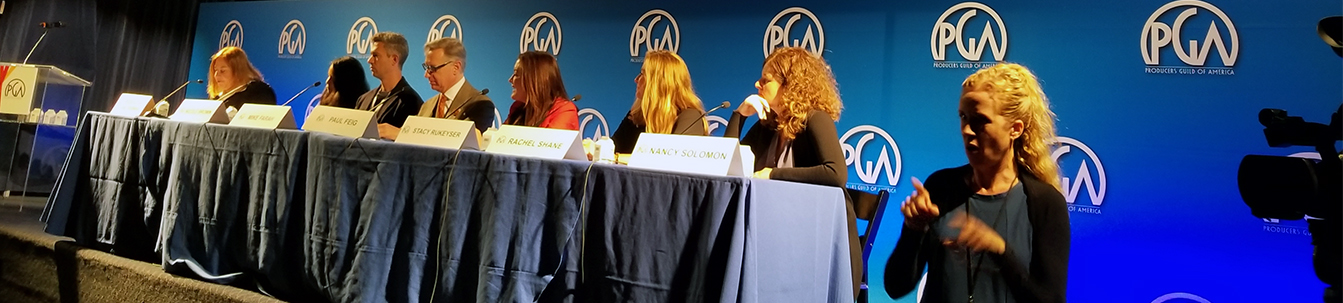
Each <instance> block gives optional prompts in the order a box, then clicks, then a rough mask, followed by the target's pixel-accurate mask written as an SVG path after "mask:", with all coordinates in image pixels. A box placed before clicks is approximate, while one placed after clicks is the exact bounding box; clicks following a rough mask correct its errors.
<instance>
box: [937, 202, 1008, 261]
mask: <svg viewBox="0 0 1343 303" xmlns="http://www.w3.org/2000/svg"><path fill="white" fill-rule="evenodd" d="M947 226H949V227H951V229H953V230H960V231H961V233H960V234H959V235H956V237H955V238H952V239H944V240H943V242H942V244H943V245H947V246H960V247H965V248H968V249H970V250H971V251H977V252H979V251H987V252H992V253H995V254H1002V253H1003V251H1006V250H1007V242H1006V241H1003V237H1002V235H999V234H998V231H996V230H993V227H991V226H989V225H988V224H984V221H983V220H980V219H979V218H975V216H972V215H970V214H966V213H964V212H956V213H954V214H952V215H951V222H949V223H948V224H947Z"/></svg>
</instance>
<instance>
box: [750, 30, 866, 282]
mask: <svg viewBox="0 0 1343 303" xmlns="http://www.w3.org/2000/svg"><path fill="white" fill-rule="evenodd" d="M755 88H756V90H757V92H758V94H757V95H752V96H750V97H748V98H746V101H745V102H742V104H741V105H740V106H738V107H737V110H735V111H733V112H732V118H731V120H729V121H728V124H727V130H726V131H725V133H724V136H725V137H729V138H737V137H738V134H739V133H740V132H741V125H742V124H745V122H746V117H749V116H752V115H756V114H759V115H760V120H759V121H757V122H756V123H755V125H752V126H751V129H750V130H748V131H746V136H744V137H741V144H745V145H749V146H750V147H751V152H752V153H754V154H755V177H756V178H761V179H778V180H787V181H793V182H802V183H811V184H818V185H826V186H836V187H843V186H844V183H845V181H846V179H848V177H849V170H848V166H846V165H845V164H844V150H843V149H841V148H840V147H839V136H838V135H837V133H836V132H835V120H838V119H839V111H840V109H841V108H843V107H844V106H843V104H841V103H840V100H839V89H838V88H836V84H835V76H834V74H832V73H831V72H830V65H828V64H826V63H825V61H824V60H821V58H820V57H818V56H814V55H812V54H811V53H810V52H807V51H806V50H805V49H802V48H798V47H789V48H780V49H776V50H774V52H773V53H770V54H769V56H768V57H766V58H765V66H764V67H763V68H761V70H760V80H756V82H755ZM846 204H847V205H846V208H847V215H848V225H849V261H850V266H852V267H851V268H850V269H851V270H852V273H853V281H854V284H853V293H854V296H855V297H856V296H857V295H858V282H859V281H862V279H863V257H862V254H863V249H862V246H861V245H860V244H859V242H858V228H857V225H856V216H855V215H854V211H853V205H852V203H846Z"/></svg>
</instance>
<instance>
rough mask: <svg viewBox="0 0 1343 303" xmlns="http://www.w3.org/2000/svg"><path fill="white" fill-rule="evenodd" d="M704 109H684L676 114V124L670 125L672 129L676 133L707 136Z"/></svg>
mask: <svg viewBox="0 0 1343 303" xmlns="http://www.w3.org/2000/svg"><path fill="white" fill-rule="evenodd" d="M700 117H704V111H702V110H697V109H684V110H681V113H680V114H677V115H676V124H675V125H673V126H672V131H674V132H676V134H678V135H694V136H707V135H709V134H708V133H707V132H705V131H706V130H707V129H705V124H704V122H703V121H704V119H701V118H700Z"/></svg>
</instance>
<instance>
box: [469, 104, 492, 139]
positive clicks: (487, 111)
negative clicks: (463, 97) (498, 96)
mask: <svg viewBox="0 0 1343 303" xmlns="http://www.w3.org/2000/svg"><path fill="white" fill-rule="evenodd" d="M477 98H478V99H480V100H479V101H476V102H471V104H468V105H467V108H466V110H465V112H466V119H467V120H471V122H475V123H476V129H477V130H480V131H481V132H484V131H485V130H486V129H489V128H490V126H494V101H490V97H486V96H485V95H480V96H479V97H477Z"/></svg>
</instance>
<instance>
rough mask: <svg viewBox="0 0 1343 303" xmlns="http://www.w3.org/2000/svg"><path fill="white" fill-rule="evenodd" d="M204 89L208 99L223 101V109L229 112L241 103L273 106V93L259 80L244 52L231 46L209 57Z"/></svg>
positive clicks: (258, 75) (268, 86)
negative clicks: (207, 82)
mask: <svg viewBox="0 0 1343 303" xmlns="http://www.w3.org/2000/svg"><path fill="white" fill-rule="evenodd" d="M205 90H206V92H207V93H208V94H209V95H210V99H212V100H221V101H224V107H225V108H232V109H233V110H237V109H238V108H241V107H242V105H243V104H245V103H257V104H270V105H274V104H275V90H273V89H271V88H270V85H267V84H266V82H265V81H263V80H262V79H261V72H260V71H257V70H256V67H255V66H252V62H251V61H248V60H247V53H245V52H243V50H242V49H241V48H237V47H233V46H228V47H224V48H221V49H219V52H216V53H215V54H214V56H211V57H210V83H209V86H207V87H206V89H205Z"/></svg>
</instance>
